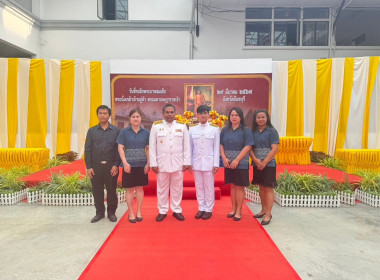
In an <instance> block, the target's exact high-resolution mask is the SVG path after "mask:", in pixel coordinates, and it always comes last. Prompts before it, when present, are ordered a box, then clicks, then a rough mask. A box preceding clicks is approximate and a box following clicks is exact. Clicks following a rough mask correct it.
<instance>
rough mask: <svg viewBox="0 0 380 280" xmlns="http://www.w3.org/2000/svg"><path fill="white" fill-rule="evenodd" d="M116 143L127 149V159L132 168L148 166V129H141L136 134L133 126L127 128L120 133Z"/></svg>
mask: <svg viewBox="0 0 380 280" xmlns="http://www.w3.org/2000/svg"><path fill="white" fill-rule="evenodd" d="M116 142H117V143H118V144H121V145H123V146H124V147H125V158H126V159H127V162H128V163H129V164H130V165H131V167H144V166H145V165H146V164H147V158H146V154H145V147H146V146H148V145H149V131H148V130H147V129H145V128H140V129H139V131H138V132H137V133H136V132H134V130H133V129H132V127H131V126H129V127H126V128H124V129H123V130H122V131H121V132H120V134H119V137H118V138H117V140H116ZM121 166H123V163H121Z"/></svg>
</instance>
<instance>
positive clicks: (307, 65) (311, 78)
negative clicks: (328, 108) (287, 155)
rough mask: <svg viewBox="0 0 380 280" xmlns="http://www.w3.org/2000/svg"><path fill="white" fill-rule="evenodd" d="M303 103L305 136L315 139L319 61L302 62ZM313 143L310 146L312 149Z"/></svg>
mask: <svg viewBox="0 0 380 280" xmlns="http://www.w3.org/2000/svg"><path fill="white" fill-rule="evenodd" d="M302 70H303V81H304V82H303V93H304V96H303V100H304V101H303V102H304V121H303V126H304V134H303V135H304V136H306V137H311V138H314V127H315V100H316V96H317V60H315V59H305V60H302ZM312 147H313V143H312V144H311V146H310V149H312Z"/></svg>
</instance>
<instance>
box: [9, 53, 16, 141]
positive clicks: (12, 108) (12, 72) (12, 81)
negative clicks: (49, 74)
mask: <svg viewBox="0 0 380 280" xmlns="http://www.w3.org/2000/svg"><path fill="white" fill-rule="evenodd" d="M17 73H18V58H9V59H8V84H7V123H8V148H14V147H15V145H16V135H17V126H18V111H17Z"/></svg>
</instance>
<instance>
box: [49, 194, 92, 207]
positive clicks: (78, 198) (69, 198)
mask: <svg viewBox="0 0 380 280" xmlns="http://www.w3.org/2000/svg"><path fill="white" fill-rule="evenodd" d="M42 205H47V206H90V205H94V197H93V196H92V193H85V194H46V193H44V194H43V195H42Z"/></svg>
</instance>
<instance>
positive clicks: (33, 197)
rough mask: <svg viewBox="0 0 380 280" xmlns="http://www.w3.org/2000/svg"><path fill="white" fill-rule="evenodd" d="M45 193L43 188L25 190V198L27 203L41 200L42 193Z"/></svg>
mask: <svg viewBox="0 0 380 280" xmlns="http://www.w3.org/2000/svg"><path fill="white" fill-rule="evenodd" d="M44 193H45V191H44V190H40V191H35V192H30V191H28V192H27V198H28V203H36V202H40V201H41V200H42V195H43V194H44Z"/></svg>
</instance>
